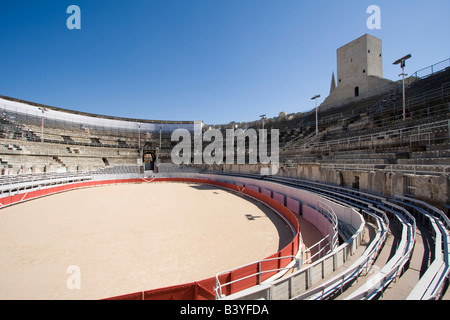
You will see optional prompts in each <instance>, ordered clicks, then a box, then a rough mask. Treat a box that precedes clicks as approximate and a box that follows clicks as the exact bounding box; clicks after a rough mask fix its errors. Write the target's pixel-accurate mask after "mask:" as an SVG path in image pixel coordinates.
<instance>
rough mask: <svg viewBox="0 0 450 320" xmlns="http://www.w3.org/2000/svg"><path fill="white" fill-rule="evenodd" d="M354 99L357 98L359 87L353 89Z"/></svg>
mask: <svg viewBox="0 0 450 320" xmlns="http://www.w3.org/2000/svg"><path fill="white" fill-rule="evenodd" d="M355 97H359V87H355Z"/></svg>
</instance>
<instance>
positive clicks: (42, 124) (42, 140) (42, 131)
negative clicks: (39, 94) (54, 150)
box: [39, 107, 47, 142]
mask: <svg viewBox="0 0 450 320" xmlns="http://www.w3.org/2000/svg"><path fill="white" fill-rule="evenodd" d="M39 110H41V111H42V122H41V142H44V113H45V112H46V111H47V109H45V108H44V107H39Z"/></svg>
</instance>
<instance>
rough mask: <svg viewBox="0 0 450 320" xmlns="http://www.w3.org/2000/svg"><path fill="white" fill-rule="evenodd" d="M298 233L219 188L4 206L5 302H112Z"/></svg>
mask: <svg viewBox="0 0 450 320" xmlns="http://www.w3.org/2000/svg"><path fill="white" fill-rule="evenodd" d="M301 228H302V227H301ZM303 231H304V230H302V234H303ZM303 237H304V240H305V242H308V241H311V242H313V241H314V239H316V238H317V237H320V236H318V235H317V231H314V230H313V233H312V235H308V234H306V235H304V236H303ZM308 238H311V240H308ZM291 240H292V233H291V231H290V229H289V227H288V226H287V225H286V224H285V223H284V221H282V219H281V218H279V217H278V216H276V215H275V214H274V213H273V212H272V211H271V210H270V209H268V208H267V207H265V206H263V205H261V204H259V203H255V202H252V201H249V200H248V199H246V198H242V197H240V196H238V195H236V194H234V193H231V192H228V191H225V190H222V189H218V188H215V187H211V186H206V185H195V184H182V183H158V184H131V185H117V186H107V187H97V188H89V189H82V190H76V191H70V192H65V193H61V194H57V195H54V196H49V197H45V198H41V199H37V200H33V201H29V202H25V203H23V204H19V205H15V206H11V207H8V208H4V209H2V210H0V299H102V298H107V297H113V296H117V295H122V294H126V293H132V292H137V291H144V290H150V289H155V288H160V287H166V286H171V285H176V284H182V283H188V282H192V281H196V280H201V279H205V278H209V277H212V276H215V274H216V273H218V272H221V271H225V270H228V269H231V268H234V267H238V266H241V265H244V264H247V263H251V262H254V261H257V260H260V259H262V258H265V257H267V256H269V255H271V254H273V253H275V252H277V251H278V250H280V249H281V248H283V247H284V246H286V245H287V244H288V243H289V242H290V241H291ZM77 285H80V288H77V287H76V286H77Z"/></svg>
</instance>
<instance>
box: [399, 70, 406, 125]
mask: <svg viewBox="0 0 450 320" xmlns="http://www.w3.org/2000/svg"><path fill="white" fill-rule="evenodd" d="M400 76H402V94H403V121H406V94H405V76H406V74H405V66H404V65H402V74H401V75H400Z"/></svg>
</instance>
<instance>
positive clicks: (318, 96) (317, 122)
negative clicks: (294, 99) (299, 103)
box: [311, 94, 320, 136]
mask: <svg viewBox="0 0 450 320" xmlns="http://www.w3.org/2000/svg"><path fill="white" fill-rule="evenodd" d="M318 98H320V94H318V95H315V96H314V97H312V98H311V100H314V101H315V102H316V136H317V135H319V110H318V107H317V99H318Z"/></svg>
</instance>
